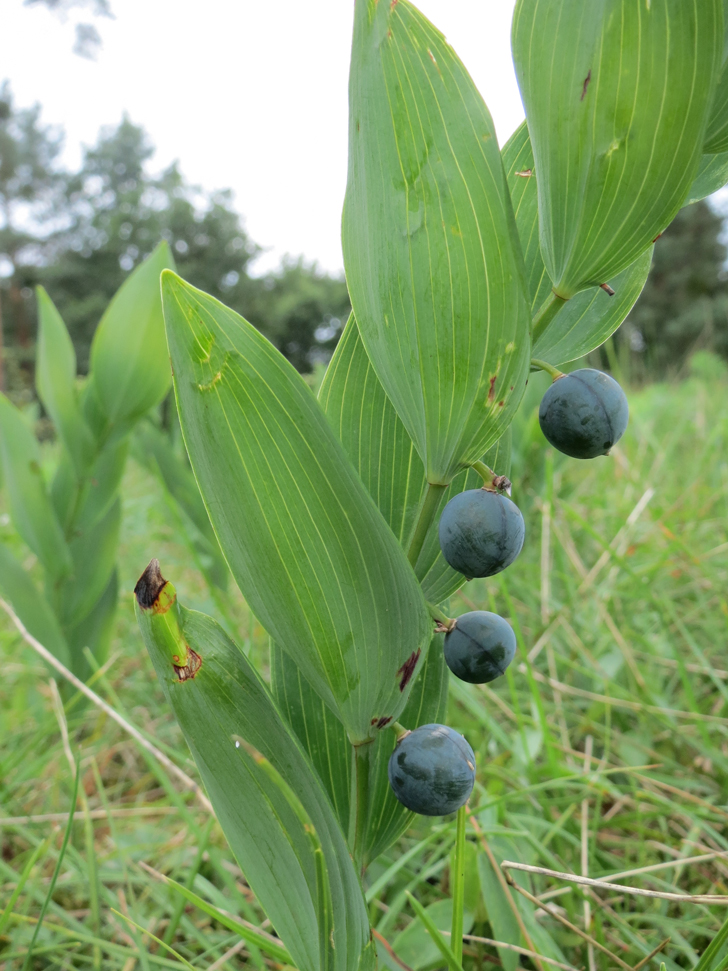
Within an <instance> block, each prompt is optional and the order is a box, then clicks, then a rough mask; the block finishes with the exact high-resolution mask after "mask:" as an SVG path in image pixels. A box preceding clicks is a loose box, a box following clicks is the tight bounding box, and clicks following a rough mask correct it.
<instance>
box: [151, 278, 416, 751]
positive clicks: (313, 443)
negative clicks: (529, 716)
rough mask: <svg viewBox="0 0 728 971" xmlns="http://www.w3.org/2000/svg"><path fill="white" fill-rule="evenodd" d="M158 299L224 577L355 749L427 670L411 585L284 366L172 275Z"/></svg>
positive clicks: (317, 413) (398, 554) (370, 506)
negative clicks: (226, 569) (226, 570)
mask: <svg viewBox="0 0 728 971" xmlns="http://www.w3.org/2000/svg"><path fill="white" fill-rule="evenodd" d="M162 291H163V297H164V312H165V319H166V324H167V333H168V339H169V347H170V354H171V357H172V363H173V367H174V386H175V393H176V395H177V404H178V408H179V413H180V421H181V425H182V431H183V434H184V438H185V444H186V446H187V451H188V453H189V456H190V459H191V462H192V467H193V469H194V472H195V477H196V479H197V482H198V484H199V486H200V491H201V493H202V497H203V499H204V501H205V504H206V507H207V511H208V514H209V516H210V520H211V522H212V525H213V528H214V529H215V533H216V535H217V538H218V541H219V542H220V546H221V548H222V550H223V552H224V553H225V557H226V559H227V561H228V563H229V565H230V569H231V570H232V573H233V576H234V577H235V579H236V581H237V583H238V586H239V587H240V589H241V590H242V592H243V594H244V596H245V597H246V599H247V601H248V603H249V604H250V606H251V608H252V610H253V611H254V612H255V614H256V616H257V617H258V618H259V620H260V621H261V623H262V624H263V625H264V626H265V627H266V629H267V630H268V632H269V633H270V634H271V636H272V637H273V638H274V640H276V641H277V642H278V643H279V644H280V645H281V647H282V648H283V649H284V650H286V651H288V652H289V653H290V654H291V656H292V657H293V658H294V659H295V660H296V663H297V664H298V666H299V667H300V668H301V670H302V672H303V673H304V675H305V676H306V678H307V679H308V680H309V681H310V682H311V684H312V685H313V687H314V688H315V690H316V691H317V692H318V694H320V695H321V697H322V698H323V699H324V700H325V701H326V702H327V703H328V704H329V705H330V706H331V707H332V708H333V710H334V711H336V712H337V714H338V715H339V717H340V718H341V720H342V722H343V723H344V726H345V727H346V730H347V732H348V733H349V737H350V740H351V741H352V742H354V743H356V742H361V741H363V740H365V739H367V738H369V737H371V736H372V735H374V734H376V731H377V728H376V726H377V725H378V724H379V723H380V722H381V719H383V718H390V717H391V718H396V717H397V716H398V715H399V713H400V712H401V710H402V709H403V708H404V705H405V703H406V701H407V694H408V692H409V688H410V686H411V679H412V678H413V677H414V676H415V674H416V673H417V669H418V665H420V664H421V663H422V661H424V652H425V651H426V650H427V646H428V644H429V639H430V630H431V621H430V619H429V617H428V614H427V610H426V607H425V603H424V599H423V597H422V592H421V590H420V587H419V584H418V583H417V580H416V578H415V576H414V573H413V572H412V569H411V568H410V566H409V563H408V562H407V559H406V557H405V555H404V553H403V552H402V549H401V548H400V546H399V544H398V543H397V541H396V539H395V537H394V536H393V535H392V533H391V531H390V530H389V529H388V527H387V524H386V523H385V522H384V520H383V519H382V516H381V514H380V513H379V511H378V510H377V508H376V506H375V505H374V503H373V502H372V500H371V498H370V496H369V494H368V493H367V492H366V490H365V489H364V487H363V486H362V484H361V481H360V479H359V478H358V476H357V475H356V473H355V472H354V469H353V468H352V467H351V464H350V462H349V461H348V459H347V458H346V455H345V454H344V452H343V450H342V448H341V445H340V444H339V442H338V441H337V440H336V438H335V436H334V434H333V432H332V431H331V428H330V427H329V425H328V423H327V421H326V417H325V416H324V414H323V412H322V410H321V409H320V407H319V405H318V404H317V402H316V400H315V398H314V397H313V396H312V394H311V392H310V390H309V389H308V387H307V386H306V384H305V382H304V381H303V379H302V378H301V377H300V375H299V374H298V373H297V372H296V371H295V370H294V369H293V367H292V366H291V365H290V364H289V363H288V362H287V361H286V359H285V358H284V357H283V356H282V355H281V354H280V353H279V352H278V351H277V350H276V349H275V348H274V347H273V346H272V345H271V344H270V343H269V342H268V341H267V340H266V339H265V338H264V337H262V335H261V334H260V333H259V332H258V331H256V330H255V328H254V327H252V326H251V325H250V324H249V323H247V321H245V320H243V319H242V317H239V316H238V315H237V314H236V313H234V312H233V311H232V310H228V309H227V308H226V307H224V306H223V305H222V304H220V303H218V301H216V300H214V299H213V298H212V297H209V296H207V295H206V294H203V293H201V292H200V291H198V290H195V289H194V288H193V287H190V286H189V285H188V284H186V283H184V282H183V281H182V280H180V279H179V277H176V276H175V275H174V274H172V273H165V274H164V275H163V278H162Z"/></svg>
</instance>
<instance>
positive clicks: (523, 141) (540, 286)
mask: <svg viewBox="0 0 728 971" xmlns="http://www.w3.org/2000/svg"><path fill="white" fill-rule="evenodd" d="M502 154H503V164H504V166H505V170H506V177H507V179H508V187H509V189H510V191H511V198H512V199H513V208H514V210H515V213H516V225H517V226H518V234H519V236H520V239H521V245H522V247H523V255H524V258H525V262H526V280H527V282H528V294H529V299H530V301H531V312H532V314H533V315H535V314H536V311H537V310H538V309H539V307H541V305H542V304H543V303H544V301H545V300H546V299H547V297H548V296H549V295H550V293H551V280H550V279H549V275H548V273H547V272H546V267H545V266H544V262H543V258H542V256H541V248H540V246H539V240H538V190H537V187H536V186H537V182H538V174H537V173H536V172H535V169H534V160H533V151H532V149H531V140H530V138H529V136H528V127H527V126H526V122H525V121H524V122H523V124H522V125H521V126H520V127H519V128H517V129H516V131H515V132H514V133H513V135H511V137H510V138H509V139H508V142H507V143H506V145H505V146H504V148H503V153H502ZM651 263H652V247H651V246H650V247H649V248H648V249H647V250H646V251H645V252H644V253H643V254H642V255H641V256H640V257H639V258H638V259H637V260H636V261H635V262H634V263H633V264H632V265H631V266H628V267H627V269H626V270H622V272H621V273H618V274H617V276H616V277H614V279H612V280H610V281H608V282H609V283H610V284H611V287H612V289H613V290H614V291H615V295H614V296H608V295H607V294H606V293H605V292H604V291H603V290H601V289H599V288H598V287H597V288H591V289H589V290H584V291H582V292H581V293H577V294H576V296H574V297H572V298H571V300H569V301H567V302H566V303H565V304H564V305H563V307H562V308H561V310H560V311H559V312H558V314H557V315H556V317H555V318H554V319H553V320H552V321H551V323H550V324H549V325H548V327H547V328H546V329H545V330H544V332H543V333H542V334H540V335H536V334H534V344H533V348H532V350H531V353H532V355H533V356H534V357H536V358H539V359H540V360H542V361H548V362H549V363H550V364H565V363H566V362H568V361H574V360H576V359H577V358H580V357H583V356H585V355H586V354H588V353H589V352H590V351H593V350H594V349H595V348H597V347H599V346H600V345H601V344H603V343H604V341H605V340H606V339H607V338H608V337H609V336H610V335H611V334H613V333H614V331H615V330H616V329H617V328H618V327H619V325H620V324H621V323H622V321H623V320H624V319H625V318H626V316H627V314H628V313H629V312H630V310H631V309H632V307H633V306H634V303H635V301H636V300H637V297H638V296H639V295H640V293H641V292H642V288H643V287H644V285H645V281H646V280H647V274H648V273H649V270H650V265H651Z"/></svg>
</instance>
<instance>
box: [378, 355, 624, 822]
mask: <svg viewBox="0 0 728 971" xmlns="http://www.w3.org/2000/svg"><path fill="white" fill-rule="evenodd" d="M538 416H539V422H540V425H541V430H542V431H543V433H544V436H545V437H546V439H547V440H548V441H549V443H550V444H551V445H553V446H554V448H556V449H558V450H559V451H560V452H563V453H565V454H566V455H569V456H571V457H572V458H578V459H590V458H595V457H596V456H597V455H608V454H609V450H610V449H611V447H612V446H613V445H614V444H615V443H616V442H617V441H618V440H619V439H620V438H621V437H622V435H623V434H624V431H625V429H626V427H627V420H628V417H629V410H628V407H627V399H626V397H625V395H624V392H623V391H622V389H621V388H620V386H619V385H618V384H617V382H616V381H615V380H614V379H613V378H610V377H609V375H607V374H603V373H602V372H601V371H595V370H593V369H592V368H583V369H581V370H578V371H573V372H572V373H571V374H564V375H559V376H558V377H557V378H556V379H555V380H554V382H553V384H552V385H551V386H550V388H549V389H548V391H547V392H546V394H545V395H544V396H543V399H542V401H541V405H540V408H539V413H538ZM525 535H526V530H525V524H524V522H523V516H522V515H521V511H520V509H519V508H518V506H516V505H515V503H514V502H512V501H511V500H510V499H509V498H508V497H507V496H505V495H503V494H502V493H500V492H497V491H494V490H493V489H492V488H487V487H486V488H482V489H471V490H468V491H467V492H461V493H460V494H459V495H457V496H455V497H454V498H453V499H451V500H450V502H448V504H447V505H446V506H445V509H444V510H443V513H442V516H441V517H440V526H439V538H440V548H441V549H442V555H443V556H444V557H445V559H446V560H447V562H448V563H449V564H450V566H451V567H452V568H453V569H454V570H457V571H458V572H459V573H462V574H463V575H464V576H466V577H467V578H468V579H472V578H473V577H492V576H495V574H497V573H500V572H501V571H502V570H505V569H506V567H508V566H510V565H511V563H513V561H514V560H515V559H516V557H517V556H518V554H519V553H520V552H521V549H522V548H523V541H524V539H525ZM444 650H445V661H446V663H447V666H448V667H449V668H450V670H451V671H452V673H453V674H454V675H455V676H456V677H457V678H460V679H461V680H462V681H468V682H470V683H471V684H486V683H487V682H489V681H493V680H495V678H498V677H500V675H502V674H503V673H504V672H505V670H506V668H507V667H508V665H509V664H510V663H511V661H512V660H513V658H514V656H515V653H516V637H515V634H514V633H513V629H512V628H511V626H510V624H509V623H508V622H507V621H506V620H504V619H503V618H502V617H499V616H498V614H493V613H490V612H489V611H487V610H474V611H471V612H470V613H467V614H463V615H462V616H460V617H458V618H457V620H456V621H455V622H454V624H453V625H452V626H451V627H450V628H449V630H448V631H447V633H446V634H445V645H444ZM389 784H390V785H391V787H392V790H393V791H394V794H395V796H396V797H397V799H399V801H400V802H401V803H402V804H403V805H405V806H406V807H407V808H408V809H410V810H412V811H413V812H416V813H420V814H421V815H423V816H445V815H447V814H448V813H453V812H456V811H457V810H458V809H459V808H460V807H461V806H463V805H465V803H466V802H467V800H468V798H469V796H470V793H471V792H472V790H473V786H474V784H475V755H474V753H473V750H472V748H471V747H470V745H469V744H468V743H467V742H466V740H465V739H464V738H463V736H462V735H459V734H458V733H457V732H455V731H454V730H453V729H452V728H448V727H447V726H446V725H422V726H420V727H419V728H416V729H415V730H414V731H412V732H407V733H405V734H404V735H403V736H401V737H400V739H399V740H398V742H397V746H396V748H395V750H394V752H393V753H392V756H391V758H390V760H389Z"/></svg>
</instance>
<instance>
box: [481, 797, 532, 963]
mask: <svg viewBox="0 0 728 971" xmlns="http://www.w3.org/2000/svg"><path fill="white" fill-rule="evenodd" d="M469 819H470V825H471V826H472V827H473V830H474V831H475V835H476V836H477V837H478V840H479V841H480V845H481V846H482V847H483V849H484V850H485V852H486V854H487V856H488V859H489V860H490V865H491V866H492V867H493V872H494V873H495V875H496V877H497V878H498V882H499V883H500V885H501V887H502V888H503V893H504V894H505V896H506V900H507V901H508V906H509V907H510V908H511V910H512V912H513V916H514V917H515V918H516V922H517V923H518V928H519V930H520V932H521V934H522V935H523V940H524V941H525V942H526V944H528V946H529V948H530V949H531V950H532V951H534V952H535V950H536V949H535V947H534V944H533V941H532V940H531V936H530V934H529V933H528V931H527V930H526V925H525V924H524V923H523V917H522V916H521V912H520V910H519V909H518V907H517V906H516V901H515V900H514V899H513V894H512V893H511V891H510V889H509V887H508V882H506V881H507V879H508V874H506V875H505V876H504V875H503V871H502V870H501V868H500V867H499V866H498V863H497V862H496V858H495V857H494V856H493V851H492V850H491V848H490V845H489V843H488V840H487V839H486V838H485V834H484V833H483V831H482V829H481V828H480V825H479V824H478V820H477V819H476V818H475V816H473V814H472V813H469ZM536 902H537V903H538V904H539V906H540V902H539V901H536ZM533 963H534V964H535V965H536V967H537V968H538V971H545V969H544V966H543V964H542V963H541V958H540V956H538V957H537V956H536V955H535V954H534V958H533Z"/></svg>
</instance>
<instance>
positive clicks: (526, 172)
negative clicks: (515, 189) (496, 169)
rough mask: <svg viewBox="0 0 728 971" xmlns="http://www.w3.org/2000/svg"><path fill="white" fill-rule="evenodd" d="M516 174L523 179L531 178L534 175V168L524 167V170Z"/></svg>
mask: <svg viewBox="0 0 728 971" xmlns="http://www.w3.org/2000/svg"><path fill="white" fill-rule="evenodd" d="M516 175H520V177H521V178H522V179H530V178H531V176H532V175H533V169H524V170H523V171H522V172H516Z"/></svg>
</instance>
